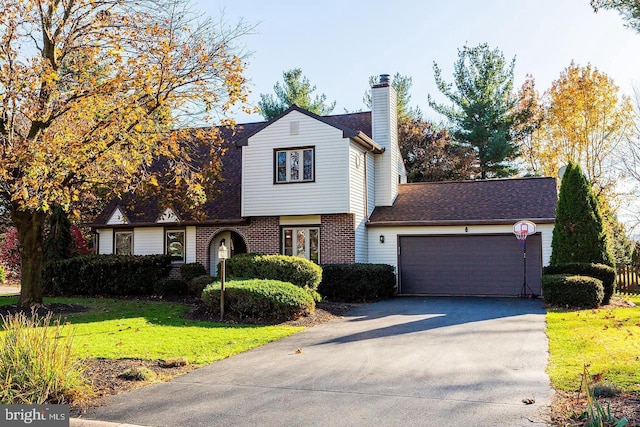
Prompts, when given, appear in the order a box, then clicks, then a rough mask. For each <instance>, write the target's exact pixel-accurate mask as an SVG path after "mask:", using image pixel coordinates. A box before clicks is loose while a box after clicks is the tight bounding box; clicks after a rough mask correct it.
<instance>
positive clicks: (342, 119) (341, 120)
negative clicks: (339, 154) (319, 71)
mask: <svg viewBox="0 0 640 427" xmlns="http://www.w3.org/2000/svg"><path fill="white" fill-rule="evenodd" d="M292 111H297V112H299V113H301V114H304V115H305V116H309V117H311V118H313V119H315V120H318V121H320V122H322V123H325V124H327V125H329V126H333V127H334V128H336V129H338V130H341V131H342V137H343V138H351V139H353V140H354V141H355V142H357V143H359V144H360V145H362V146H363V147H365V148H366V149H368V150H370V151H373V152H374V153H376V154H380V153H382V152H384V148H383V147H381V146H380V145H379V144H378V143H377V142H375V141H374V140H373V139H371V133H372V131H371V112H366V113H350V114H340V115H335V116H319V115H317V114H314V113H312V112H311V111H307V110H305V109H304V108H300V107H298V106H297V105H295V104H293V105H292V106H291V107H289V108H287V109H286V110H285V111H283V112H282V113H280V114H279V115H278V116H277V117H274V118H273V119H271V120H269V121H268V122H263V123H262V124H261V125H260V126H258V127H256V128H255V129H254V130H253V131H252V132H249V133H247V134H245V135H243V136H242V138H236V145H238V146H246V145H248V144H249V138H251V137H252V136H254V135H255V134H257V133H258V132H260V131H261V130H263V129H264V128H266V127H268V126H270V125H271V124H273V123H274V122H277V121H278V120H280V119H281V118H282V117H284V116H286V115H287V114H289V113H291V112H292Z"/></svg>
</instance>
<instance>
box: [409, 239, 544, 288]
mask: <svg viewBox="0 0 640 427" xmlns="http://www.w3.org/2000/svg"><path fill="white" fill-rule="evenodd" d="M399 245H400V248H399V249H400V250H399V257H398V258H399V259H398V265H399V271H400V278H399V279H400V293H401V294H407V295H410V294H416V295H417V294H420V295H482V296H516V295H519V294H520V293H521V291H522V284H523V276H524V274H523V273H524V271H523V248H522V246H521V245H520V244H519V243H518V241H517V240H516V238H515V237H514V236H513V234H509V235H456V236H400V237H399ZM541 248H542V245H541V238H540V234H535V235H533V236H529V237H528V238H527V285H528V286H529V288H530V290H527V293H534V294H537V295H540V293H541V291H540V276H541V275H542V249H541Z"/></svg>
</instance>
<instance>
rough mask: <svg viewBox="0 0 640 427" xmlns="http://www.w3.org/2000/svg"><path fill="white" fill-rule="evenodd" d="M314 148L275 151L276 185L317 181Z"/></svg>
mask: <svg viewBox="0 0 640 427" xmlns="http://www.w3.org/2000/svg"><path fill="white" fill-rule="evenodd" d="M314 152H315V150H314V147H303V148H289V149H280V150H275V183H276V184H284V183H291V182H310V181H314V180H315V155H314Z"/></svg>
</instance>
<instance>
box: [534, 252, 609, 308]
mask: <svg viewBox="0 0 640 427" xmlns="http://www.w3.org/2000/svg"><path fill="white" fill-rule="evenodd" d="M544 274H575V275H576V276H589V277H595V278H596V279H600V280H601V281H602V286H603V287H604V297H603V299H602V304H609V301H610V300H611V297H612V296H613V294H614V293H615V291H616V270H615V268H613V267H609V266H608V265H604V264H587V263H579V262H573V263H566V264H559V265H550V266H547V267H545V268H544Z"/></svg>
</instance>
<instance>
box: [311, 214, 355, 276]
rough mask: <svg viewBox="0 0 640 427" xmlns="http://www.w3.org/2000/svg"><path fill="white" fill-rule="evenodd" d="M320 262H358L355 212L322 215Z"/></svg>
mask: <svg viewBox="0 0 640 427" xmlns="http://www.w3.org/2000/svg"><path fill="white" fill-rule="evenodd" d="M320 222H321V223H322V224H321V225H320V262H321V263H322V264H353V263H354V262H356V232H355V218H354V215H353V214H334V215H322V216H321V218H320Z"/></svg>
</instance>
